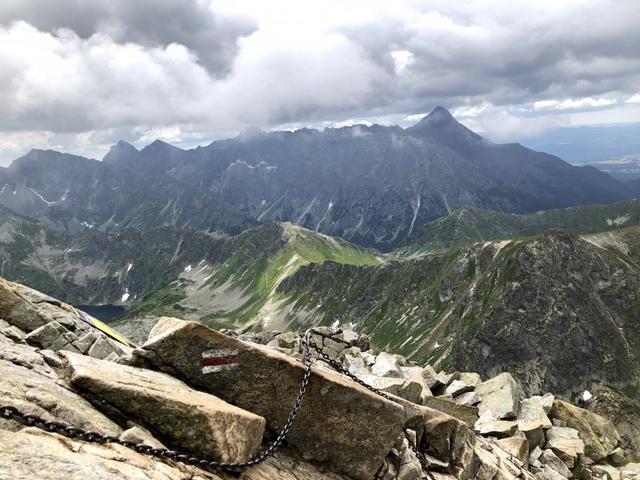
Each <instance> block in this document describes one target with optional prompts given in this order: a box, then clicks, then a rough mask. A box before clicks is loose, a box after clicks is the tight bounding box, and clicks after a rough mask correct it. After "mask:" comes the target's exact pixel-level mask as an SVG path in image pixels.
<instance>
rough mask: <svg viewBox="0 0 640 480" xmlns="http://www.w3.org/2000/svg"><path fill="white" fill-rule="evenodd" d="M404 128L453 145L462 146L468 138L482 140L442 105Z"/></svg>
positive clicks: (414, 133)
mask: <svg viewBox="0 0 640 480" xmlns="http://www.w3.org/2000/svg"><path fill="white" fill-rule="evenodd" d="M406 130H407V132H409V133H411V134H413V135H419V136H427V137H430V138H432V139H434V140H436V141H438V142H439V143H444V144H450V145H455V146H464V145H465V144H466V143H467V142H469V141H470V140H471V141H473V140H482V137H481V136H480V135H478V134H477V133H474V132H473V131H471V130H469V129H468V128H467V127H465V126H464V125H462V124H461V123H460V122H458V121H457V120H456V119H455V117H454V116H453V115H451V112H449V110H447V109H446V108H444V107H436V108H434V109H433V110H432V111H431V113H429V115H427V116H426V117H424V118H423V119H422V120H420V121H419V122H418V123H417V124H415V125H414V126H413V127H410V128H407V129H406Z"/></svg>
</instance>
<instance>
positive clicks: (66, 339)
mask: <svg viewBox="0 0 640 480" xmlns="http://www.w3.org/2000/svg"><path fill="white" fill-rule="evenodd" d="M77 340H78V337H76V336H75V334H73V333H71V332H69V331H68V330H67V329H66V328H65V327H64V326H63V325H62V324H60V322H56V321H53V322H49V323H47V324H45V325H43V326H41V327H39V328H36V329H35V330H33V331H32V332H31V333H29V334H28V335H27V336H26V337H25V341H26V342H27V343H28V344H29V345H32V346H34V347H39V348H43V349H49V350H53V351H58V350H70V351H72V352H79V350H78V349H77V348H76V347H75V346H74V345H73V343H74V342H76V341H77Z"/></svg>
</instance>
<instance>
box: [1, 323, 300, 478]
mask: <svg viewBox="0 0 640 480" xmlns="http://www.w3.org/2000/svg"><path fill="white" fill-rule="evenodd" d="M310 337H311V332H310V331H307V332H305V334H304V336H303V338H302V342H303V345H304V350H305V355H304V365H305V371H304V376H303V377H302V383H301V385H300V391H299V392H298V396H297V397H296V401H295V403H294V404H293V408H292V409H291V413H290V414H289V417H288V418H287V421H286V422H285V424H284V427H282V430H281V431H280V433H279V434H278V436H277V437H276V439H275V440H274V441H273V443H272V444H271V445H270V446H269V447H268V448H266V449H264V450H262V451H261V452H260V453H259V454H258V455H256V456H255V457H253V458H252V459H251V460H248V461H246V462H243V463H224V462H217V461H215V460H207V459H205V458H200V457H195V456H191V455H186V454H184V453H180V452H176V451H175V450H170V449H168V448H153V447H151V446H150V445H145V444H144V443H135V442H130V441H127V440H120V439H119V438H118V437H113V436H109V435H102V434H101V433H98V432H93V431H87V430H84V429H82V428H78V427H74V426H71V425H67V424H65V423H61V422H56V421H47V420H43V419H42V418H40V417H38V416H37V415H31V414H28V413H23V412H21V411H20V410H18V409H17V408H16V407H13V406H11V405H2V404H0V417H2V418H5V419H9V420H14V421H16V422H18V423H21V424H23V425H27V426H30V427H37V428H40V429H41V430H47V431H49V432H54V433H59V434H60V435H64V436H65V437H69V438H77V439H80V440H84V441H86V442H93V443H101V444H103V443H117V444H118V445H122V446H124V447H127V448H130V449H132V450H135V451H136V452H138V453H141V454H144V455H151V456H154V457H158V458H168V459H171V460H176V461H178V462H181V463H184V464H187V465H196V466H198V467H201V468H205V469H210V470H231V471H233V470H239V469H243V468H247V467H253V466H255V465H258V464H259V463H262V462H264V461H265V460H266V459H267V458H268V457H269V456H270V455H272V454H273V453H275V451H276V450H277V449H278V448H280V446H281V445H282V443H283V442H284V439H285V438H286V436H287V434H288V433H289V430H291V426H292V425H293V422H294V421H295V419H296V417H297V416H298V413H299V412H300V408H301V407H302V401H303V400H304V395H305V392H306V390H307V385H308V384H309V379H310V377H311V360H312V359H311V349H310V348H309V343H310Z"/></svg>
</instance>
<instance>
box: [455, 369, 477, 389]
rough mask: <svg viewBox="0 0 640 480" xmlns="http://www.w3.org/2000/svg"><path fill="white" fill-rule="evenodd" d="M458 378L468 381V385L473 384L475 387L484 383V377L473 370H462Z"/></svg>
mask: <svg viewBox="0 0 640 480" xmlns="http://www.w3.org/2000/svg"><path fill="white" fill-rule="evenodd" d="M458 380H460V381H462V382H464V383H466V384H467V385H473V386H474V387H475V386H478V385H479V384H480V383H482V378H480V375H479V374H478V373H473V372H460V376H459V378H458Z"/></svg>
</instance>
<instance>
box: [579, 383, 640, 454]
mask: <svg viewBox="0 0 640 480" xmlns="http://www.w3.org/2000/svg"><path fill="white" fill-rule="evenodd" d="M592 391H593V400H592V401H591V403H590V404H589V407H588V409H589V410H590V411H592V412H594V413H597V414H598V415H601V416H603V417H605V418H607V419H609V420H611V422H612V423H613V425H614V426H615V428H616V430H617V431H618V433H619V434H620V437H621V441H620V446H621V447H622V449H623V450H624V452H625V455H626V457H627V458H628V459H629V460H632V461H635V462H640V414H639V412H640V404H639V402H638V401H637V400H636V401H634V400H632V399H631V398H629V397H627V396H624V395H622V394H620V393H618V392H615V391H613V390H612V389H610V388H607V387H605V386H603V385H595V386H593V388H592Z"/></svg>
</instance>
